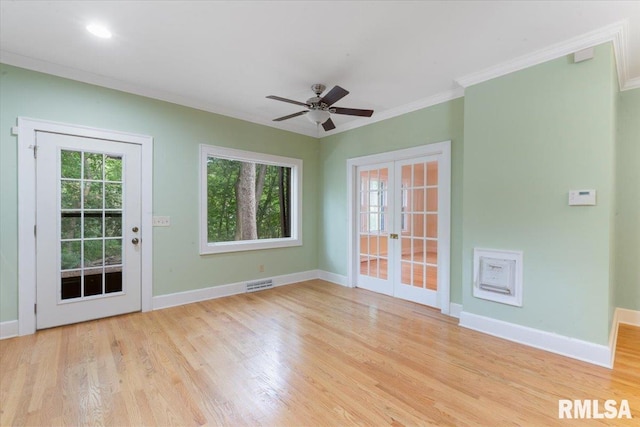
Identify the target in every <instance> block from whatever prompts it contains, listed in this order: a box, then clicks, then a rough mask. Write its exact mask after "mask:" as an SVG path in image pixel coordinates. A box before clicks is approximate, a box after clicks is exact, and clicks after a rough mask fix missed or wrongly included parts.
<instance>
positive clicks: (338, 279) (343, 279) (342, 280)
mask: <svg viewBox="0 0 640 427" xmlns="http://www.w3.org/2000/svg"><path fill="white" fill-rule="evenodd" d="M318 279H322V280H326V281H327V282H331V283H335V284H336V285H340V286H346V287H348V288H350V287H351V286H349V285H348V284H347V276H343V275H341V274H336V273H331V272H329V271H324V270H318Z"/></svg>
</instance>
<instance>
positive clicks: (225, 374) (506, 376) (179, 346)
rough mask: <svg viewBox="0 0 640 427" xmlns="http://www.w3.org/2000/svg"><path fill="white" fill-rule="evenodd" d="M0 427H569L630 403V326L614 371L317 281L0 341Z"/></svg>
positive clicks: (637, 364)
mask: <svg viewBox="0 0 640 427" xmlns="http://www.w3.org/2000/svg"><path fill="white" fill-rule="evenodd" d="M0 364H1V365H0V366H2V370H1V371H0V425H2V426H10V425H52V426H53V425H67V426H84V425H87V426H88V425H92V426H93V425H108V426H125V425H162V426H165V425H167V426H168V425H180V426H183V425H184V426H188V425H195V426H201V425H223V426H234V427H235V426H303V425H304V426H306V425H309V426H325V425H326V426H336V425H340V426H348V425H353V426H384V425H389V426H413V425H451V426H478V425H488V426H493V425H545V426H552V425H577V424H582V423H583V422H584V421H583V420H580V422H575V421H577V420H573V421H571V420H559V419H558V399H572V400H573V399H598V400H600V401H601V402H604V401H605V400H606V399H616V400H617V401H618V402H619V401H620V400H621V399H627V400H628V402H629V405H630V407H631V410H632V414H633V416H634V417H635V419H632V420H624V419H622V420H604V421H603V420H591V421H592V422H593V424H594V425H634V424H636V425H637V422H638V420H639V419H640V328H637V327H631V326H627V325H621V326H620V328H619V333H618V351H617V355H616V362H615V367H614V369H612V370H610V369H606V368H601V367H597V366H593V365H590V364H588V363H584V362H580V361H576V360H573V359H569V358H566V357H562V356H559V355H555V354H551V353H548V352H544V351H541V350H537V349H533V348H530V347H526V346H522V345H519V344H515V343H512V342H508V341H505V340H501V339H499V338H495V337H491V336H488V335H484V334H481V333H478V332H475V331H471V330H467V329H464V328H460V327H459V326H457V319H454V318H451V317H448V316H443V315H442V314H440V313H439V312H438V311H437V310H434V309H431V308H428V307H425V306H421V305H418V304H414V303H411V302H407V301H403V300H398V299H394V298H390V297H386V296H383V295H379V294H375V293H372V292H368V291H364V290H361V289H349V288H344V287H341V286H337V285H333V284H330V283H327V282H323V281H320V280H314V281H309V282H303V283H299V284H294V285H288V286H283V287H278V288H274V289H271V290H268V291H263V292H256V293H251V294H243V295H235V296H231V297H227V298H222V299H216V300H209V301H203V302H200V303H196V304H190V305H185V306H180V307H173V308H168V309H164V310H159V311H153V312H148V313H133V314H128V315H124V316H118V317H113V318H108V319H101V320H97V321H92V322H87V323H82V324H77V325H70V326H64V327H59V328H54V329H49V330H43V331H38V332H37V333H36V334H35V335H33V336H27V337H19V338H12V339H8V340H4V341H0Z"/></svg>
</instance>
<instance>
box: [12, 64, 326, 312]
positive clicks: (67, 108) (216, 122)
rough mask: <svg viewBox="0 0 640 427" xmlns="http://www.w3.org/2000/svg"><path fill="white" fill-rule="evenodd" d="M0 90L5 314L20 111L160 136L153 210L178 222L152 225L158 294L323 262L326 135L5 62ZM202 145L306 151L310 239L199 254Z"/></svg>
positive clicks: (293, 152) (14, 225) (280, 152)
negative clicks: (321, 182)
mask: <svg viewBox="0 0 640 427" xmlns="http://www.w3.org/2000/svg"><path fill="white" fill-rule="evenodd" d="M0 94H1V97H0V111H1V112H2V115H1V117H0V165H1V171H0V179H1V181H0V184H1V186H0V201H1V207H0V215H1V216H0V232H1V234H0V237H1V239H0V260H1V271H0V321H8V320H14V319H17V317H18V313H17V248H18V241H17V239H18V235H17V152H16V144H17V137H15V136H13V135H11V127H12V126H15V125H16V124H17V123H16V119H17V117H18V116H25V117H31V118H37V119H43V120H51V121H58V122H65V123H72V124H80V125H85V126H93V127H98V128H106V129H114V130H120V131H124V132H133V133H138V134H145V135H151V136H153V138H154V155H153V162H154V166H153V167H154V176H153V188H154V194H153V211H154V215H166V216H170V217H171V227H168V228H154V231H153V238H154V242H153V243H154V247H153V260H154V264H153V294H154V295H164V294H170V293H174V292H181V291H186V290H192V289H199V288H205V287H210V286H215V285H221V284H228V283H235V282H239V281H243V280H247V279H256V278H260V277H271V276H277V275H282V274H288V273H294V272H300V271H307V270H315V269H316V268H317V265H318V260H317V258H318V256H317V253H318V251H317V245H316V241H317V235H316V232H317V228H318V227H317V218H318V214H317V212H318V208H317V203H318V198H319V197H318V182H317V179H316V177H317V176H318V174H319V171H318V166H319V163H318V158H319V142H318V140H317V139H315V138H310V137H306V136H301V135H298V134H294V133H291V132H285V131H281V130H278V129H274V128H270V127H267V126H261V125H257V124H252V123H248V122H245V121H241V120H236V119H232V118H228V117H224V116H220V115H217V114H211V113H207V112H203V111H199V110H195V109H191V108H186V107H181V106H178V105H175V104H170V103H167V102H162V101H156V100H152V99H148V98H144V97H140V96H136V95H131V94H127V93H123V92H118V91H115V90H110V89H105V88H101V87H97V86H92V85H88V84H83V83H79V82H75V81H71V80H66V79H62V78H58V77H54V76H50V75H45V74H41V73H37V72H32V71H27V70H24V69H20V68H15V67H11V66H6V65H2V66H1V68H0ZM199 144H212V145H219V146H227V147H234V148H239V149H244V150H252V151H258V152H263V153H268V154H276V155H284V156H288V157H296V158H300V159H302V160H303V162H304V165H303V168H304V183H303V190H304V195H303V239H304V245H303V246H302V247H294V248H283V249H274V250H260V251H250V252H246V253H233V254H218V255H206V256H200V255H199V254H198V250H199V249H198V248H199V246H198V235H199V234H198V222H199V220H198V212H199V200H198V185H199V181H198V164H199V162H198V156H199V151H198V147H199ZM259 264H264V266H265V271H264V273H259V272H258V265H259Z"/></svg>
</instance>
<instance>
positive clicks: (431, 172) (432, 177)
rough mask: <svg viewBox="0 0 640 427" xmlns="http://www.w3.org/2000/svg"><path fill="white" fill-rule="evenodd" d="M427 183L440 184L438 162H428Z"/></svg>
mask: <svg viewBox="0 0 640 427" xmlns="http://www.w3.org/2000/svg"><path fill="white" fill-rule="evenodd" d="M427 185H438V162H428V163H427Z"/></svg>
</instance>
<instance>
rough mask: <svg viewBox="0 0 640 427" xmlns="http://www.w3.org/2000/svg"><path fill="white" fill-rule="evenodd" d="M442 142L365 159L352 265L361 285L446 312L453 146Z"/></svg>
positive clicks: (358, 183) (359, 173) (355, 207)
mask: <svg viewBox="0 0 640 427" xmlns="http://www.w3.org/2000/svg"><path fill="white" fill-rule="evenodd" d="M436 146H438V145H436ZM438 147H445V148H446V150H445V149H444V148H443V149H441V151H438V150H433V151H434V153H433V154H427V155H422V156H419V155H413V154H414V153H415V151H414V150H412V151H411V152H410V154H412V155H408V154H406V153H405V152H402V153H400V154H399V156H398V157H399V159H398V160H395V161H391V162H388V161H387V162H383V163H367V159H366V158H363V159H362V160H361V164H360V165H358V166H357V167H356V169H355V175H356V176H355V177H354V181H355V186H354V190H355V191H354V193H355V194H354V197H353V200H352V207H351V209H352V212H354V213H355V215H354V217H355V222H356V224H355V230H356V231H355V233H354V235H353V236H354V240H355V241H354V244H353V246H352V247H353V248H354V251H355V252H356V254H357V256H354V254H352V265H353V266H354V270H355V272H354V273H355V285H356V286H358V287H362V288H365V289H369V290H372V291H375V292H379V293H383V294H386V295H391V296H394V297H397V298H402V299H407V300H410V301H414V302H418V303H420V304H425V305H429V306H432V307H438V308H441V309H442V310H443V311H444V312H448V305H449V294H448V293H449V282H448V281H449V203H450V193H449V191H450V190H449V180H450V175H449V173H450V172H449V162H450V160H449V157H448V147H449V146H448V145H445V146H438ZM424 151H427V152H428V150H424ZM443 152H446V154H445V153H443ZM403 156H404V157H405V158H403ZM375 158H378V156H375ZM387 158H393V153H390V154H389V155H387Z"/></svg>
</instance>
